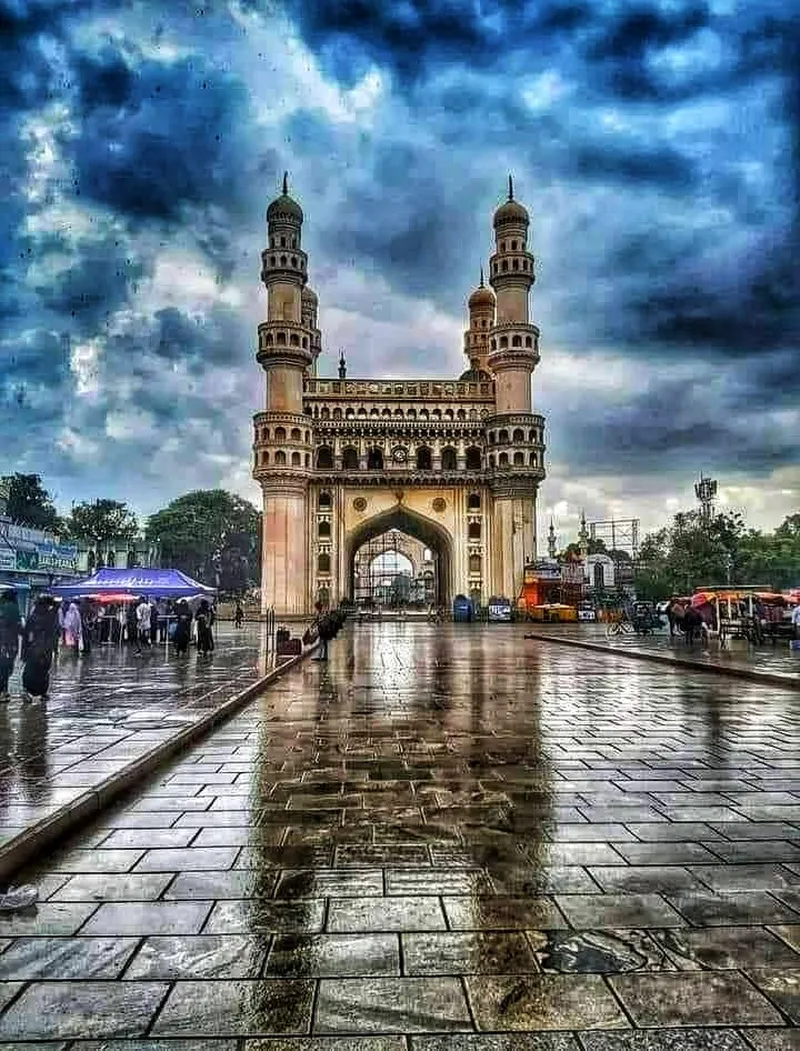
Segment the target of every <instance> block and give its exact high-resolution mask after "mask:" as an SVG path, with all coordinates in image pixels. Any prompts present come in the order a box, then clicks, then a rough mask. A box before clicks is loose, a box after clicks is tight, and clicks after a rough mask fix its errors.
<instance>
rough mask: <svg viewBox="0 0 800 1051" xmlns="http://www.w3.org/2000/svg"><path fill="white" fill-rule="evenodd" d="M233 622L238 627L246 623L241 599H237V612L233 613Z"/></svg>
mask: <svg viewBox="0 0 800 1051" xmlns="http://www.w3.org/2000/svg"><path fill="white" fill-rule="evenodd" d="M233 623H234V624H235V625H236V627H237V628H241V626H242V624H244V610H243V609H242V602H241V599H238V598H237V600H236V612H235V613H234V614H233Z"/></svg>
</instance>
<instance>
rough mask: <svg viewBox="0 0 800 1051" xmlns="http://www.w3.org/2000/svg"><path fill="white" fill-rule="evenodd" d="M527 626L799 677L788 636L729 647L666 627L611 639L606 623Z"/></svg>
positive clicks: (799, 655) (799, 660)
mask: <svg viewBox="0 0 800 1051" xmlns="http://www.w3.org/2000/svg"><path fill="white" fill-rule="evenodd" d="M528 627H529V629H530V630H531V631H533V632H535V633H536V634H537V635H551V636H554V637H556V638H563V639H575V640H578V641H581V642H591V643H594V644H598V643H601V644H602V645H604V646H608V648H609V649H611V650H615V649H616V650H621V651H623V652H624V651H625V650H641V651H643V652H646V653H655V654H658V655H659V656H662V657H673V658H675V657H677V658H679V659H681V660H693V661H696V662H697V664H698V666H700V667H702V666H703V665H711V666H712V667H715V666H723V667H728V668H742V669H746V670H747V671H750V672H766V673H768V674H770V675H772V674H776V673H777V674H778V675H788V676H790V677H791V678H792V679H794V680H795V681H797V680H798V679H800V651H797V650H791V649H790V648H789V639H788V638H780V639H777V640H776V642H775V644H774V645H773V643H772V642H765V643H763V644H761V645H759V646H753V645H751V644H750V643H748V642H747V640H746V639H731V640H730V641H729V642H728V645H727V646H726V647H724V648H720V645H719V642H718V641H717V640H716V639H712V640H711V641H710V643H709V644H708V645H704V644H703V643H702V642H701V641H699V640H698V641H696V642H695V643H694V644H693V645H692V646H687V645H686V639H685V637H684V636H683V635H676V636H675V637H674V638H670V635H669V631H668V630H667V629H666V628H663V629H661V630H660V631H656V632H653V633H652V634H650V635H633V634H631V635H615V636H613V637H612V638H609V637H608V635H607V634H606V625H605V624H589V623H585V624H529V625H528Z"/></svg>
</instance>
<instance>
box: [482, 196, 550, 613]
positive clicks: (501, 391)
mask: <svg viewBox="0 0 800 1051" xmlns="http://www.w3.org/2000/svg"><path fill="white" fill-rule="evenodd" d="M493 226H494V239H495V251H494V254H493V255H492V257H491V259H490V261H489V282H490V284H491V286H492V288H493V289H494V292H495V296H496V310H495V323H494V326H493V328H492V329H491V331H490V334H489V356H488V358H487V365H488V368H489V371H490V372H491V374H492V376H493V378H494V382H495V414H494V416H493V417H492V418H491V419H490V420H488V421H487V423H486V428H487V433H488V438H489V440H488V443H487V445H488V448H489V449H490V464H491V463H492V462H493V463H494V475H493V478H492V481H491V487H492V493H493V496H494V508H495V513H494V528H493V536H492V541H493V547H494V560H495V566H496V567H497V579H498V581H499V583H500V584H501V586H502V590H503V594H504V595H505V596H506V597H507V598H510V599H514V598H515V597H516V596H517V595H518V594H519V591H520V588H521V586H522V580H523V575H524V569H525V562H526V560H527V559H530V558H535V557H536V495H537V490H538V486H539V482H540V481H541V480H542V479H543V478H544V444H543V433H542V432H543V424H544V421H543V420H542V418H541V417H539V416H535V415H533V413H532V399H531V377H532V375H533V370H534V369H535V368H536V365H537V364H538V361H539V329H538V328H537V327H536V325H534V324H532V322H531V321H530V316H529V307H528V300H529V297H530V290H531V288H532V287H533V283H534V280H535V276H534V258H533V255H532V254H531V252H530V251H529V250H528V230H529V227H530V219H529V217H528V213H527V211H526V209H525V208H523V206H522V205H521V204H520V203H519V202H518V201H515V200H514V185H513V182H512V179H511V176H510V175H509V177H508V200H506V201H505V202H504V203H503V204H501V205H500V207H499V208H498V209H497V210H496V212H495V213H494V219H493Z"/></svg>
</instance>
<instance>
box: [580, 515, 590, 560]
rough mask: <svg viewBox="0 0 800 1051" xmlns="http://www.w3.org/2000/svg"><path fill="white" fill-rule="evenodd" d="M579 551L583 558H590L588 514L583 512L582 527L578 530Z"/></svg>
mask: <svg viewBox="0 0 800 1051" xmlns="http://www.w3.org/2000/svg"><path fill="white" fill-rule="evenodd" d="M578 550H579V551H580V553H581V558H583V559H586V558H588V556H589V530H588V529H587V528H586V512H585V511H581V527H580V529H579V530H578Z"/></svg>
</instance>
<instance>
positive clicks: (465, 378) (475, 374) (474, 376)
mask: <svg viewBox="0 0 800 1051" xmlns="http://www.w3.org/2000/svg"><path fill="white" fill-rule="evenodd" d="M491 378H492V377H491V376H490V375H489V373H488V372H485V371H484V370H483V369H467V371H466V372H462V373H461V375H460V376H459V377H458V379H459V381H460V382H461V383H480V382H481V381H483V380H490V379H491Z"/></svg>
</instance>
